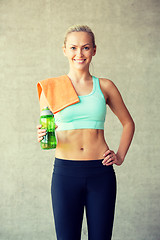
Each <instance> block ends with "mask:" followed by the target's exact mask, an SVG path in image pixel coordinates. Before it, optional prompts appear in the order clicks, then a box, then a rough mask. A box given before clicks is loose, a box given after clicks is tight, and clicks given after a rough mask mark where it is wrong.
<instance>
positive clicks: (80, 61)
mask: <svg viewBox="0 0 160 240" xmlns="http://www.w3.org/2000/svg"><path fill="white" fill-rule="evenodd" d="M74 61H76V62H78V63H82V62H84V61H85V59H83V60H76V59H74Z"/></svg>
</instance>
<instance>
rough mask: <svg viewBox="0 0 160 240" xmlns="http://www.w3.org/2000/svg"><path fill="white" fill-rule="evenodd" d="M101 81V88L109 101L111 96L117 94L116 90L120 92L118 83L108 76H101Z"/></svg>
mask: <svg viewBox="0 0 160 240" xmlns="http://www.w3.org/2000/svg"><path fill="white" fill-rule="evenodd" d="M99 82H100V87H101V90H102V92H103V95H104V97H105V99H106V101H108V100H109V98H110V96H111V95H112V94H115V92H118V93H119V91H118V89H117V87H116V85H115V84H114V82H113V81H112V80H110V79H107V78H99Z"/></svg>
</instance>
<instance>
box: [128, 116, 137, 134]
mask: <svg viewBox="0 0 160 240" xmlns="http://www.w3.org/2000/svg"><path fill="white" fill-rule="evenodd" d="M128 125H129V126H130V129H132V132H133V134H134V132H135V122H134V121H133V119H131V120H130V121H129V122H128Z"/></svg>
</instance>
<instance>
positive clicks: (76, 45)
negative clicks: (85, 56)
mask: <svg viewBox="0 0 160 240" xmlns="http://www.w3.org/2000/svg"><path fill="white" fill-rule="evenodd" d="M70 45H72V46H77V45H75V44H72V43H71V44H70ZM86 45H91V44H90V43H86V44H84V45H82V47H84V46H86Z"/></svg>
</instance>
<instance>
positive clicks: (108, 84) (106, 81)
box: [99, 78, 116, 90]
mask: <svg viewBox="0 0 160 240" xmlns="http://www.w3.org/2000/svg"><path fill="white" fill-rule="evenodd" d="M99 81H100V84H101V86H102V87H103V88H105V89H106V90H107V89H109V90H110V88H114V87H116V86H115V84H114V82H113V81H112V80H110V79H108V78H99Z"/></svg>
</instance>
